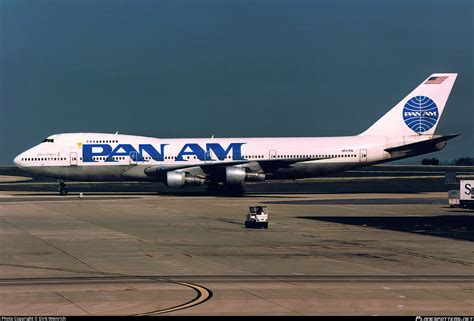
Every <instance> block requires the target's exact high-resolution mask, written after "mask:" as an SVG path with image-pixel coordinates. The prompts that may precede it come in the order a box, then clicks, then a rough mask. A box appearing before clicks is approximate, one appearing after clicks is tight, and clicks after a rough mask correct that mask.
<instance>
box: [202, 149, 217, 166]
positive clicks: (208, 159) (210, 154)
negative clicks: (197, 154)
mask: <svg viewBox="0 0 474 321" xmlns="http://www.w3.org/2000/svg"><path fill="white" fill-rule="evenodd" d="M204 157H205V160H204V162H205V163H212V161H214V160H216V158H215V157H216V155H215V154H214V153H213V152H212V150H211V149H208V150H206V154H204Z"/></svg>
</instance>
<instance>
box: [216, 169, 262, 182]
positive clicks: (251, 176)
mask: <svg viewBox="0 0 474 321" xmlns="http://www.w3.org/2000/svg"><path fill="white" fill-rule="evenodd" d="M264 180H265V173H263V172H257V171H252V170H250V168H246V167H236V166H230V167H226V169H225V181H226V183H227V184H229V185H237V184H239V185H242V184H243V183H244V182H263V181H264Z"/></svg>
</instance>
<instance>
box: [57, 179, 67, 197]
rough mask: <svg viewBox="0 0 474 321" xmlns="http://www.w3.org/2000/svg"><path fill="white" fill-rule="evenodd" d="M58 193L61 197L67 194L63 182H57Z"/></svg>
mask: <svg viewBox="0 0 474 321" xmlns="http://www.w3.org/2000/svg"><path fill="white" fill-rule="evenodd" d="M58 192H59V195H61V196H66V195H67V194H68V190H67V187H66V184H65V183H64V182H63V181H60V182H59V187H58Z"/></svg>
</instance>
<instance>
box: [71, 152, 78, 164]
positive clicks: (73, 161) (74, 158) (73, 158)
mask: <svg viewBox="0 0 474 321" xmlns="http://www.w3.org/2000/svg"><path fill="white" fill-rule="evenodd" d="M69 164H70V165H71V166H77V153H74V152H73V153H70V154H69Z"/></svg>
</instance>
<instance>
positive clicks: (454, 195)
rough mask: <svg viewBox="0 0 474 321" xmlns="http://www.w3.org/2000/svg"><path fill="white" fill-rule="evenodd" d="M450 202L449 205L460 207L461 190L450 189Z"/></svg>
mask: <svg viewBox="0 0 474 321" xmlns="http://www.w3.org/2000/svg"><path fill="white" fill-rule="evenodd" d="M448 204H449V207H459V190H457V189H453V190H450V191H448Z"/></svg>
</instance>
